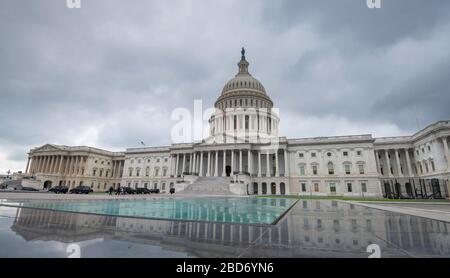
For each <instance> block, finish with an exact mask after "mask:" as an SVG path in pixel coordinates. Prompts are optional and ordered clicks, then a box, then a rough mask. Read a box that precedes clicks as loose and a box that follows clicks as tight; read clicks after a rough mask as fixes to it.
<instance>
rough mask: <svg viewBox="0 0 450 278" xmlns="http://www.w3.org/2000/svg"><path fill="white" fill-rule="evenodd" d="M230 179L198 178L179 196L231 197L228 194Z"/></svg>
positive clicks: (229, 193)
mask: <svg viewBox="0 0 450 278" xmlns="http://www.w3.org/2000/svg"><path fill="white" fill-rule="evenodd" d="M230 181H231V178H230V177H199V178H198V179H197V180H196V181H195V182H194V183H192V184H190V185H189V186H188V187H186V189H185V190H183V191H182V192H180V193H181V194H189V195H233V193H231V192H230Z"/></svg>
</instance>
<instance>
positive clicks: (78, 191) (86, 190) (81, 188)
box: [69, 185, 94, 194]
mask: <svg viewBox="0 0 450 278" xmlns="http://www.w3.org/2000/svg"><path fill="white" fill-rule="evenodd" d="M69 192H70V193H71V194H89V193H91V192H94V190H92V189H91V188H90V187H89V186H83V185H80V186H77V187H75V188H72V189H70V191H69Z"/></svg>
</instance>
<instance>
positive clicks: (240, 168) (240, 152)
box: [239, 150, 242, 172]
mask: <svg viewBox="0 0 450 278" xmlns="http://www.w3.org/2000/svg"><path fill="white" fill-rule="evenodd" d="M239 172H242V150H239Z"/></svg>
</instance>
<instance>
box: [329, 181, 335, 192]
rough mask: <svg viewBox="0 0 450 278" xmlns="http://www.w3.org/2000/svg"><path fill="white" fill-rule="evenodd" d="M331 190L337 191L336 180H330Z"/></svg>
mask: <svg viewBox="0 0 450 278" xmlns="http://www.w3.org/2000/svg"><path fill="white" fill-rule="evenodd" d="M330 192H331V193H336V184H335V183H334V182H330Z"/></svg>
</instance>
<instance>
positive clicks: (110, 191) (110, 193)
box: [109, 186, 114, 195]
mask: <svg viewBox="0 0 450 278" xmlns="http://www.w3.org/2000/svg"><path fill="white" fill-rule="evenodd" d="M113 192H114V188H113V187H112V186H110V187H109V195H112V194H113Z"/></svg>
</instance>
